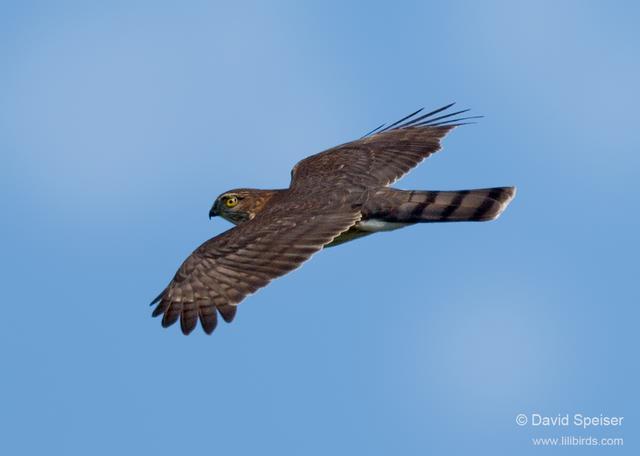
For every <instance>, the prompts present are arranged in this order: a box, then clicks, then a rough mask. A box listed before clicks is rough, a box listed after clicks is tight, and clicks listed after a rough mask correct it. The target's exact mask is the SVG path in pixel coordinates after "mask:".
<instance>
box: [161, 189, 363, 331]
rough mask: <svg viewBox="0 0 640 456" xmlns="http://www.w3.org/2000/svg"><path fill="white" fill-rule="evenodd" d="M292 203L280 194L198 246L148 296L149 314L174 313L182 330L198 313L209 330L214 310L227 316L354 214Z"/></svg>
mask: <svg viewBox="0 0 640 456" xmlns="http://www.w3.org/2000/svg"><path fill="white" fill-rule="evenodd" d="M307 205H308V204H307ZM295 206H296V204H295V201H294V198H289V199H288V200H286V199H285V200H284V201H282V202H280V203H279V204H278V205H277V206H276V207H274V208H273V209H272V210H267V209H266V210H265V211H264V212H262V213H260V214H258V215H257V216H256V217H255V218H254V219H253V220H250V221H247V222H245V223H242V224H240V225H238V226H237V227H235V228H232V229H230V230H228V231H226V232H224V233H222V234H220V235H219V236H216V237H214V238H213V239H210V240H208V241H206V242H205V243H204V244H202V245H201V246H200V247H198V248H197V249H196V250H195V251H194V252H193V253H192V254H191V256H189V257H188V258H187V259H186V260H185V262H184V263H183V264H182V266H180V269H178V272H176V275H175V276H174V278H173V280H172V281H171V283H170V284H169V286H168V287H167V288H166V289H165V290H164V291H163V292H162V293H161V294H160V295H159V296H158V297H157V298H156V299H155V300H154V301H153V302H152V305H153V304H156V303H157V304H158V305H157V307H156V308H155V309H154V311H153V316H154V317H156V316H159V315H163V317H162V326H164V327H167V326H170V325H172V324H173V323H175V322H176V321H177V320H178V319H180V326H181V328H182V332H183V333H184V334H189V333H190V332H191V331H193V329H194V328H195V327H196V325H197V322H198V319H200V323H201V324H202V328H203V329H204V331H205V332H206V333H207V334H211V333H212V332H213V330H214V329H215V327H216V325H217V312H219V313H220V314H221V315H222V318H223V319H224V320H225V321H226V322H230V321H231V320H233V317H234V316H235V313H236V305H237V304H238V303H239V302H240V301H242V300H243V299H244V298H245V297H246V296H247V295H249V294H251V293H253V292H255V291H256V290H258V289H259V288H262V287H264V286H265V285H267V284H268V283H269V282H270V281H271V280H273V279H275V278H276V277H280V276H282V275H284V274H286V273H288V272H290V271H292V270H293V269H296V268H297V267H298V266H300V265H301V264H302V263H303V262H304V261H306V260H307V259H309V258H310V257H311V255H313V254H314V253H316V252H317V251H318V250H320V249H322V247H323V246H324V245H325V244H328V243H329V242H331V241H332V240H333V239H334V238H335V237H336V236H338V235H339V234H340V233H342V232H343V231H346V230H348V229H349V227H351V226H352V225H353V224H354V223H356V222H357V221H358V220H359V219H360V212H359V211H356V210H353V209H351V207H347V208H346V209H345V210H340V209H341V207H337V208H333V209H331V210H328V209H323V208H313V207H305V208H299V207H295ZM301 209H304V210H301ZM216 311H217V312H216Z"/></svg>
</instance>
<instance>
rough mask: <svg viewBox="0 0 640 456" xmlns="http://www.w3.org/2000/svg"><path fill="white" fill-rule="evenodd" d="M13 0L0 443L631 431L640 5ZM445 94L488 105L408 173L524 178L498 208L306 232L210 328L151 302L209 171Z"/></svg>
mask: <svg viewBox="0 0 640 456" xmlns="http://www.w3.org/2000/svg"><path fill="white" fill-rule="evenodd" d="M0 8H1V10H0V11H1V13H2V14H0V55H2V63H1V65H2V71H0V147H1V148H2V150H3V153H2V154H1V155H0V188H1V190H2V199H1V203H0V204H1V210H2V214H3V223H2V224H1V225H0V230H1V234H2V235H1V237H0V239H2V241H0V242H2V251H3V253H4V254H3V261H2V263H1V264H2V271H1V272H2V274H1V276H2V290H3V301H4V308H3V318H2V319H0V365H1V367H2V376H1V378H2V389H1V391H2V392H0V404H1V405H0V428H1V429H2V435H3V437H2V439H0V452H2V453H3V454H12V455H19V454H68V455H75V454H96V455H98V454H105V455H106V454H114V453H115V452H118V453H119V454H134V453H136V454H140V453H142V454H151V453H152V454H155V455H164V454H189V453H193V454H195V453H199V454H203V453H204V454H208V453H211V454H213V453H216V454H218V453H219V454H234V455H255V454H280V455H289V454H291V455H300V454H305V455H326V454H368V455H387V454H405V455H425V454H432V453H434V454H469V453H470V452H477V451H480V452H481V453H483V454H539V452H540V451H541V450H540V449H538V448H536V447H534V446H533V444H532V443H531V439H532V438H535V437H559V436H563V435H576V436H594V437H598V438H601V437H616V438H618V437H622V438H624V446H623V447H620V448H616V450H615V451H616V454H637V451H638V436H639V435H640V432H639V427H638V408H639V407H638V406H639V405H640V401H639V397H638V389H637V385H638V382H639V380H640V379H639V378H638V377H639V376H638V362H637V358H638V355H637V351H638V335H637V334H638V332H637V322H638V319H639V316H640V315H639V313H640V311H639V310H638V302H639V299H640V292H639V291H638V290H639V289H638V286H637V272H638V253H639V252H638V250H639V249H638V241H637V235H638V229H639V228H640V226H639V225H640V223H639V222H640V216H639V215H638V211H637V206H638V204H637V196H638V190H637V189H638V186H637V172H638V169H639V165H640V158H639V155H640V154H639V153H638V152H639V151H640V139H639V138H638V133H637V132H638V127H637V117H638V114H637V107H638V106H639V105H640V93H639V89H638V81H639V80H640V61H639V57H638V47H639V45H640V32H638V28H637V24H638V21H639V20H640V15H639V14H638V13H639V8H638V6H637V5H636V4H634V3H632V2H617V3H615V5H614V4H611V3H609V2H578V1H567V2H550V1H537V2H491V1H489V2H415V3H412V2H408V3H394V4H389V3H388V2H384V3H382V2H380V3H376V2H361V3H358V2H354V3H349V4H343V3H342V2H322V4H316V5H312V4H311V2H264V3H262V2H235V3H234V4H233V5H232V4H230V3H229V2H225V3H215V2H201V1H193V2H184V3H179V2H144V1H142V2H108V3H101V4H100V3H98V2H95V3H93V4H92V2H77V3H73V2H4V3H3V4H2V6H1V7H0ZM450 101H457V102H458V104H459V106H461V107H470V108H472V109H473V111H472V112H473V113H474V114H482V115H484V116H485V118H483V119H482V120H481V122H480V123H479V124H477V125H471V126H465V127H463V128H460V129H457V130H456V131H455V132H454V133H453V134H452V135H450V136H449V137H448V138H447V139H446V141H445V149H444V150H443V151H442V152H440V153H439V154H437V155H436V156H434V157H432V158H430V159H429V160H428V161H427V162H425V163H424V164H423V165H422V166H420V167H419V168H418V169H416V170H415V171H414V172H413V173H411V174H410V175H409V176H407V177H406V178H405V179H404V180H402V181H400V182H399V184H398V187H400V188H410V189H442V190H447V189H463V188H473V187H487V186H497V185H517V186H518V189H519V193H518V196H517V198H516V199H515V200H514V202H513V203H512V205H511V207H510V208H509V209H508V210H507V211H506V212H505V214H504V215H503V217H502V218H501V219H500V220H498V221H497V222H493V223H486V224H471V223H470V224H444V225H437V224H432V225H428V226H424V225H423V226H415V227H411V228H408V229H405V230H402V231H396V232H393V233H385V234H380V235H376V236H371V237H368V238H366V239H363V240H360V241H358V242H354V243H350V244H347V245H345V246H342V247H340V248H336V249H331V250H329V251H326V252H321V253H320V254H319V255H317V256H315V257H314V258H313V260H312V261H311V262H309V263H308V264H306V265H305V266H304V267H303V268H301V269H299V270H297V271H295V272H294V273H292V274H291V275H289V276H286V277H284V278H282V279H279V280H277V281H276V282H274V283H273V284H271V285H270V286H269V287H267V288H266V289H264V290H262V291H261V292H260V293H258V294H256V295H254V296H252V297H250V298H249V299H247V300H246V301H245V302H244V303H243V304H242V305H241V307H240V309H239V311H238V315H237V318H236V320H235V321H234V323H233V324H232V325H222V326H221V327H220V328H219V329H218V330H217V331H216V332H215V333H214V335H213V336H211V337H207V336H205V335H203V334H202V333H201V331H196V332H194V334H192V335H191V336H189V337H184V336H182V335H181V334H180V333H179V331H178V328H176V327H172V328H170V329H168V330H164V329H162V328H161V327H160V324H159V321H158V320H153V319H151V318H150V308H149V307H148V303H149V301H150V300H151V299H152V298H153V297H155V296H156V294H157V293H158V292H159V291H160V290H161V289H162V288H163V287H164V286H165V285H166V283H167V282H168V280H169V279H170V278H171V276H172V275H173V273H174V272H175V269H176V268H177V267H178V266H179V264H180V262H181V261H182V260H183V259H184V257H185V256H186V255H188V254H189V253H190V252H191V251H192V250H193V249H194V248H195V247H196V246H197V245H199V244H200V243H201V242H202V241H204V240H205V239H207V238H208V237H211V236H212V235H214V234H215V233H218V232H221V231H222V230H225V229H227V228H228V225H227V224H226V222H224V221H222V220H213V221H211V222H210V221H209V220H208V217H207V213H208V210H209V207H210V205H211V203H212V201H213V199H214V198H215V196H216V195H218V194H219V193H221V192H222V191H224V190H227V189H230V188H234V187H240V186H250V187H284V186H286V185H287V184H288V179H289V170H290V168H291V167H292V166H293V165H294V164H295V163H296V162H297V161H298V160H299V159H301V158H303V157H305V156H307V155H309V154H311V153H315V152H318V151H320V150H322V149H324V148H327V147H330V146H332V145H335V144H338V143H342V142H345V141H348V140H350V139H352V138H355V137H358V136H360V135H362V134H363V133H364V132H366V131H368V130H370V129H371V128H373V127H375V126H377V125H379V124H380V123H382V122H386V121H390V120H391V121H393V120H395V119H397V118H400V117H402V116H403V115H404V114H407V113H409V112H412V111H413V110H415V109H416V108H418V107H421V106H425V107H427V108H435V107H438V106H441V105H443V104H446V103H448V102H450ZM519 413H524V414H525V415H527V416H531V414H533V413H540V414H546V415H557V414H565V413H569V414H574V413H583V414H587V415H599V414H601V413H602V414H604V415H609V416H624V417H625V421H624V424H623V426H621V427H616V428H605V429H602V428H596V429H590V430H581V429H576V428H573V427H570V428H541V427H533V426H530V425H527V426H523V427H519V426H517V425H516V423H515V417H516V416H517V415H518V414H519ZM583 450H584V448H583V447H572V448H566V447H565V448H562V449H559V450H557V451H560V452H563V453H564V452H569V453H573V452H577V451H583ZM605 450H606V449H604V448H591V451H592V452H593V453H600V452H602V453H604V451H605Z"/></svg>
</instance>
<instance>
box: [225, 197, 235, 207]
mask: <svg viewBox="0 0 640 456" xmlns="http://www.w3.org/2000/svg"><path fill="white" fill-rule="evenodd" d="M237 204H238V197H237V196H227V198H226V199H225V200H224V205H225V206H227V207H234V206H236V205H237Z"/></svg>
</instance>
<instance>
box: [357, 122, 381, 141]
mask: <svg viewBox="0 0 640 456" xmlns="http://www.w3.org/2000/svg"><path fill="white" fill-rule="evenodd" d="M385 125H386V124H382V125H380V126H377V127H376V128H374V129H373V130H371V131H370V132H369V133H366V134H364V135H362V137H363V138H366V137H367V136H369V135H372V134H374V133H375V132H377V131H378V130H380V129H381V128H382V127H384V126H385Z"/></svg>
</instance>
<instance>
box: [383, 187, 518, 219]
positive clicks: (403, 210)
mask: <svg viewBox="0 0 640 456" xmlns="http://www.w3.org/2000/svg"><path fill="white" fill-rule="evenodd" d="M396 191H400V190H396ZM402 193H404V194H405V195H403V196H404V198H403V199H405V201H404V202H402V203H401V204H400V205H399V206H396V207H395V208H394V210H393V211H391V213H390V214H389V216H391V217H392V218H393V219H394V220H393V221H397V222H402V223H421V222H423V223H424V222H465V221H479V222H480V221H487V220H494V219H496V218H498V217H499V216H500V214H501V213H502V211H504V210H505V209H506V207H507V206H508V205H509V203H510V202H511V200H512V199H513V197H514V196H515V194H516V188H515V187H495V188H483V189H475V190H457V191H402ZM387 220H389V219H387Z"/></svg>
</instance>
